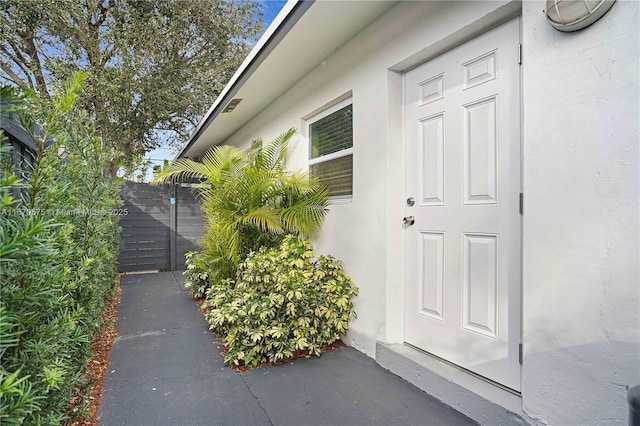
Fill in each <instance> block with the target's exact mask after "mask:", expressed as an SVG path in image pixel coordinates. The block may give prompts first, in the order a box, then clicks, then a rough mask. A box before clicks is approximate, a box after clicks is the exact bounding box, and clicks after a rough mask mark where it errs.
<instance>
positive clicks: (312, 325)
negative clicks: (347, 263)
mask: <svg viewBox="0 0 640 426" xmlns="http://www.w3.org/2000/svg"><path fill="white" fill-rule="evenodd" d="M313 258H314V254H313V250H312V246H311V244H310V243H309V242H307V241H304V240H300V239H298V238H297V237H295V236H292V235H288V236H286V237H285V238H284V239H283V241H282V242H281V244H280V245H279V246H278V247H274V248H266V247H263V248H261V249H260V250H259V251H258V252H257V253H251V254H250V255H249V256H248V257H247V259H246V260H245V261H244V262H243V263H242V264H241V265H240V268H239V270H238V274H237V281H236V282H235V283H234V282H233V281H231V280H224V281H222V282H219V283H214V284H213V286H212V287H211V289H210V290H208V292H207V305H208V306H209V307H210V308H211V311H210V312H209V314H208V315H207V320H208V321H209V323H210V325H211V328H212V329H213V330H215V331H216V332H217V333H220V334H221V335H222V336H223V339H224V342H225V344H226V346H227V349H228V352H227V353H226V355H225V361H226V362H229V363H234V364H236V365H248V366H255V365H257V364H258V363H261V362H266V361H271V362H277V361H280V360H282V359H286V358H289V357H291V356H292V355H293V354H294V353H295V352H296V351H303V352H306V353H308V354H309V355H320V353H321V351H322V347H323V346H324V345H328V344H331V343H333V342H335V341H336V340H338V339H339V338H340V335H341V334H344V333H345V332H346V331H347V329H348V327H349V320H350V316H351V315H354V316H355V312H354V311H353V303H352V301H351V298H352V297H353V296H354V295H356V294H357V293H358V289H357V287H355V286H354V285H353V282H352V281H351V279H350V278H349V277H348V276H347V275H345V274H344V272H343V270H342V266H341V265H340V264H339V262H338V261H336V260H335V259H334V258H332V257H330V256H329V257H325V256H320V257H319V258H318V259H317V260H316V261H313V260H312V259H313Z"/></svg>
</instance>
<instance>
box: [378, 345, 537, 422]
mask: <svg viewBox="0 0 640 426" xmlns="http://www.w3.org/2000/svg"><path fill="white" fill-rule="evenodd" d="M376 362H377V363H378V364H379V365H380V366H381V367H383V368H385V369H387V370H389V371H390V372H391V373H393V374H395V375H397V376H400V377H401V378H403V379H405V380H406V381H408V382H409V383H411V384H412V385H414V386H416V387H417V388H419V389H421V390H423V391H424V392H426V393H428V394H429V395H431V396H433V397H435V398H437V399H439V400H440V401H442V402H443V403H445V404H447V405H449V406H450V407H451V408H453V409H455V410H457V411H459V412H461V413H462V414H464V415H465V416H467V417H469V418H471V419H473V420H475V421H477V422H478V423H480V424H483V425H484V424H486V425H496V424H515V425H527V424H540V423H539V422H537V421H536V420H535V419H533V418H531V417H529V416H527V414H525V412H524V411H523V409H522V397H521V395H519V394H517V393H515V392H514V391H513V390H511V389H505V387H504V386H496V385H495V384H494V383H492V382H489V381H487V380H486V379H484V378H480V377H479V376H477V375H474V374H470V372H468V371H467V370H465V369H461V368H460V367H458V366H456V365H453V364H451V363H449V362H446V361H444V360H442V359H441V358H438V357H434V356H433V355H431V354H428V353H425V352H424V351H421V350H418V349H416V348H414V347H412V346H410V345H405V344H401V343H398V344H387V343H383V342H377V343H376Z"/></svg>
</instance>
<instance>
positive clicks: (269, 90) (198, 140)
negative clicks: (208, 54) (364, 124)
mask: <svg viewBox="0 0 640 426" xmlns="http://www.w3.org/2000/svg"><path fill="white" fill-rule="evenodd" d="M396 3H397V1H366V0H351V1H316V2H313V3H309V2H301V1H300V2H299V1H296V0H290V1H289V2H288V3H287V4H286V5H285V7H284V8H283V10H282V12H281V13H280V14H279V15H278V16H277V17H276V19H275V20H274V22H273V23H272V24H271V25H270V26H269V28H268V29H267V31H266V32H265V34H264V35H263V36H262V38H261V39H260V40H259V41H258V43H257V44H256V46H255V47H254V49H253V50H252V51H251V53H250V54H249V56H248V57H247V59H246V60H245V61H244V62H243V64H242V65H241V66H240V68H239V69H238V71H237V72H236V74H235V75H234V76H233V78H232V79H231V81H230V82H229V84H227V86H226V87H225V89H224V90H223V92H222V93H221V95H220V96H219V97H218V99H217V100H216V103H214V105H213V106H212V107H211V109H210V110H209V112H208V113H207V114H206V115H205V117H204V118H203V119H202V121H201V122H200V124H199V125H198V127H197V128H196V131H195V132H194V133H193V134H192V136H191V137H190V138H189V141H188V142H187V143H186V144H185V145H184V146H183V147H182V149H181V150H180V152H179V153H178V155H177V156H176V158H178V157H186V156H188V157H191V158H194V157H197V156H200V155H202V154H203V153H204V152H205V151H206V150H207V149H208V148H209V147H211V146H212V145H219V144H222V143H224V141H225V140H226V139H227V138H228V137H229V136H231V135H232V134H233V133H235V132H236V131H237V130H238V129H239V128H240V127H242V126H243V125H244V124H245V123H246V122H247V121H249V120H251V119H252V118H253V117H255V116H256V115H257V114H258V113H259V112H260V111H262V110H263V109H264V108H266V107H267V106H268V105H269V104H270V103H271V102H273V101H275V100H276V99H277V98H278V97H279V96H280V95H282V94H283V93H284V92H285V91H286V90H287V89H289V88H290V87H291V86H293V85H294V84H295V83H296V82H297V81H299V80H300V79H301V78H302V77H304V76H305V75H307V74H308V73H309V72H311V71H312V70H313V69H314V68H316V67H317V66H318V65H320V64H321V63H322V61H323V60H325V59H326V58H327V57H328V56H330V55H331V54H332V53H333V52H334V51H335V50H337V49H338V48H340V47H341V46H342V45H344V44H345V43H346V42H348V41H349V40H351V39H352V38H353V37H354V36H355V35H356V34H358V33H359V32H360V31H362V30H363V29H364V28H365V27H366V26H367V25H369V24H370V23H371V22H373V21H375V20H376V19H377V18H378V17H379V16H381V15H382V14H384V13H385V12H386V11H387V10H389V9H390V8H391V7H392V6H393V5H395V4H396ZM301 6H302V8H301ZM296 13H297V14H300V13H302V16H301V17H299V19H298V21H297V22H294V24H293V26H290V28H286V26H285V25H284V23H286V21H287V19H291V18H292V16H293V15H295V14H296ZM283 32H284V34H283ZM278 38H281V40H280V41H279V42H278V40H277V39H278ZM274 42H275V43H277V45H276V46H275V47H272V46H269V43H272V44H273V43H274ZM265 46H268V48H265ZM269 50H270V51H269ZM260 61H262V62H260ZM255 62H258V63H259V65H257V67H256V66H255V65H254V66H253V68H254V69H251V64H252V63H255ZM242 80H244V82H243V81H242ZM232 98H233V99H238V98H239V99H242V101H241V102H240V103H239V104H238V105H237V107H236V108H235V109H234V110H233V111H232V112H231V113H225V114H221V111H222V109H223V108H224V107H225V106H226V104H228V103H229V101H230V100H231V99H232Z"/></svg>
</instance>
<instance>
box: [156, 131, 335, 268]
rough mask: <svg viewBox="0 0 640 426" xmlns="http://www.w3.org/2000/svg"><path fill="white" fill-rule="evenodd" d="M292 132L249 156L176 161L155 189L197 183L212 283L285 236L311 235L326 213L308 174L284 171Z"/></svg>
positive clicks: (218, 149)
mask: <svg viewBox="0 0 640 426" xmlns="http://www.w3.org/2000/svg"><path fill="white" fill-rule="evenodd" d="M294 134H295V129H289V130H288V131H286V132H285V133H282V134H281V135H279V136H278V137H277V138H275V139H274V140H273V141H271V142H269V143H268V144H267V145H266V146H264V147H262V146H259V145H261V144H254V146H255V145H258V146H257V147H255V148H253V149H251V150H250V151H248V152H243V151H240V150H239V149H237V148H235V147H232V146H215V147H213V148H212V149H211V150H209V151H208V152H207V153H206V154H205V155H204V156H203V158H202V162H196V161H193V160H189V159H178V160H175V161H174V162H173V163H172V164H171V165H170V166H169V167H168V168H167V169H166V170H163V171H162V172H161V173H160V174H159V175H158V177H157V178H156V179H154V183H162V182H170V181H175V180H176V179H179V178H198V179H199V180H200V183H199V184H198V185H196V189H197V191H198V192H199V193H200V196H201V198H202V201H203V212H204V215H205V219H206V220H207V222H208V228H207V231H206V233H205V236H204V238H203V240H202V243H203V245H204V248H205V249H204V253H203V255H204V256H203V257H204V259H205V261H207V263H208V264H209V265H210V266H211V268H212V269H213V270H212V271H210V272H211V274H212V276H213V277H214V280H218V279H223V278H233V277H234V276H235V271H236V268H237V266H238V264H239V262H240V261H242V260H243V259H244V258H246V256H247V255H248V254H249V253H250V252H251V251H257V250H258V249H259V248H260V247H262V246H268V247H274V246H277V245H278V244H280V242H281V241H282V239H283V238H284V236H285V235H287V234H294V235H306V236H309V235H312V234H313V233H315V232H316V231H317V230H318V229H319V228H320V225H321V224H322V222H323V221H324V217H325V215H326V212H327V200H328V190H327V189H326V187H324V186H322V185H320V184H319V183H318V181H317V180H316V179H315V178H313V177H312V176H310V175H309V174H308V173H307V172H302V171H297V172H291V171H288V170H286V169H285V165H286V159H287V155H288V148H289V142H290V140H291V138H292V137H293V135H294Z"/></svg>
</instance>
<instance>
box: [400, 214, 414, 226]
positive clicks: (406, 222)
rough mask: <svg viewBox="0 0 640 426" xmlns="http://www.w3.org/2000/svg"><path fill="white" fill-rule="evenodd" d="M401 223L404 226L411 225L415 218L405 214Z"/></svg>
mask: <svg viewBox="0 0 640 426" xmlns="http://www.w3.org/2000/svg"><path fill="white" fill-rule="evenodd" d="M402 223H403V224H404V225H406V226H411V225H413V224H414V223H416V219H415V218H414V217H413V216H406V217H404V218H403V219H402Z"/></svg>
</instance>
